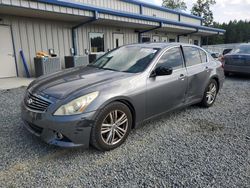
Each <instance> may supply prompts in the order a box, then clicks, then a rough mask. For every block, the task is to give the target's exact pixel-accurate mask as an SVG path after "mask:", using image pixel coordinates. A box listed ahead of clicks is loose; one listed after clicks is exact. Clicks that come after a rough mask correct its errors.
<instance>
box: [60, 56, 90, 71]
mask: <svg viewBox="0 0 250 188" xmlns="http://www.w3.org/2000/svg"><path fill="white" fill-rule="evenodd" d="M64 60H65V68H66V69H67V68H71V67H80V66H87V65H88V64H89V56H65V58H64Z"/></svg>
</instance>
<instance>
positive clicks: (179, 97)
mask: <svg viewBox="0 0 250 188" xmlns="http://www.w3.org/2000/svg"><path fill="white" fill-rule="evenodd" d="M223 81H224V73H223V69H222V65H221V63H220V62H219V61H215V60H214V59H213V58H212V57H211V56H210V55H209V54H208V53H207V52H206V51H204V50H203V49H202V48H200V47H198V46H194V45H188V44H180V43H171V44H170V43H145V44H133V45H127V46H123V47H120V48H117V49H115V50H113V51H111V52H109V53H107V54H105V55H104V56H102V57H101V58H99V59H98V60H96V61H95V62H94V63H93V64H90V65H89V66H87V67H78V68H73V69H69V70H66V71H62V72H58V73H54V74H52V75H50V76H47V77H41V78H39V79H37V80H35V81H34V82H32V83H31V84H30V86H29V87H28V88H27V91H26V94H25V97H24V100H23V103H22V119H23V121H24V123H25V126H26V128H27V129H28V130H29V131H30V132H31V133H33V134H35V135H37V136H39V137H41V139H42V140H44V141H45V142H47V143H49V144H53V145H57V146H65V147H73V146H83V147H88V146H89V143H90V144H92V145H93V146H94V147H95V148H97V149H99V150H103V151H106V150H111V149H114V148H117V147H118V146H120V145H121V144H122V143H123V142H124V141H125V140H126V138H127V137H128V134H129V132H130V131H131V129H133V128H135V127H137V126H138V125H140V124H141V123H142V122H143V121H145V120H147V119H150V118H152V117H155V116H157V115H161V114H162V113H164V112H169V111H172V110H175V109H177V108H181V107H185V106H188V105H192V104H196V103H199V104H201V105H202V106H204V107H210V106H212V105H213V103H214V102H215V99H216V96H217V93H218V91H219V89H220V88H221V87H222V85H223ZM176 126H178V125H176Z"/></svg>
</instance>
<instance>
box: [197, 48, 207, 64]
mask: <svg viewBox="0 0 250 188" xmlns="http://www.w3.org/2000/svg"><path fill="white" fill-rule="evenodd" d="M199 51H200V55H201V61H202V63H206V62H207V54H206V53H205V52H204V51H203V50H199Z"/></svg>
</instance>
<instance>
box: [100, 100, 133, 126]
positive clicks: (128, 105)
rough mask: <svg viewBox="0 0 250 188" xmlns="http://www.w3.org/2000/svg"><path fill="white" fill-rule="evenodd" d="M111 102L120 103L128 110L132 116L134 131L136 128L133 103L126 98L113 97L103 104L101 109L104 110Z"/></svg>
mask: <svg viewBox="0 0 250 188" xmlns="http://www.w3.org/2000/svg"><path fill="white" fill-rule="evenodd" d="M113 102H120V103H122V104H124V105H126V106H127V107H128V108H129V110H130V112H131V115H132V120H133V124H132V129H134V128H135V126H136V110H135V107H134V105H133V103H132V102H131V101H130V100H129V99H128V98H127V97H115V98H112V99H110V100H108V101H106V102H105V103H104V104H102V106H101V108H104V107H105V106H107V105H109V104H111V103H113Z"/></svg>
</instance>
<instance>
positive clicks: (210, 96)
mask: <svg viewBox="0 0 250 188" xmlns="http://www.w3.org/2000/svg"><path fill="white" fill-rule="evenodd" d="M214 89H215V91H214ZM218 89H219V88H218V83H217V82H216V81H215V80H214V79H212V80H210V82H209V83H208V85H207V87H206V90H205V92H204V96H203V99H202V101H201V103H200V105H201V106H203V107H205V108H209V107H210V106H212V105H213V104H214V102H215V100H216V97H217V94H218Z"/></svg>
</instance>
